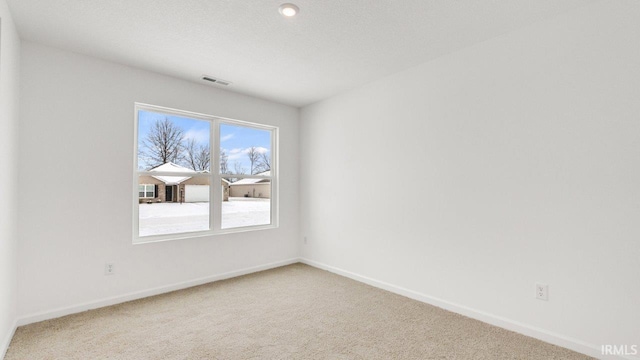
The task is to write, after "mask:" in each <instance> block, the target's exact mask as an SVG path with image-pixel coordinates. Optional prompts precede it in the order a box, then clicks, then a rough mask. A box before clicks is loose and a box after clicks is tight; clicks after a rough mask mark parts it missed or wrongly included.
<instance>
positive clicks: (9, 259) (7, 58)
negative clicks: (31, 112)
mask: <svg viewBox="0 0 640 360" xmlns="http://www.w3.org/2000/svg"><path fill="white" fill-rule="evenodd" d="M19 69H20V39H19V38H18V34H17V32H16V29H15V26H14V24H13V20H12V19H11V14H10V13H9V8H8V7H7V4H6V2H5V1H4V0H0V164H2V165H1V166H2V171H0V358H2V357H3V356H4V352H5V351H6V348H7V346H8V345H9V341H10V340H11V335H12V334H13V330H14V326H15V319H16V294H17V279H18V265H17V251H18V238H17V236H16V235H17V234H16V223H17V219H16V210H17V203H16V192H15V189H16V187H17V178H18V175H17V169H18V166H17V164H18V162H17V156H16V148H17V146H18V145H17V137H18V95H19V91H20V88H19V82H18V79H19V78H18V76H19V72H20V71H19Z"/></svg>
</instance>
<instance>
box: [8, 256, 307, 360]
mask: <svg viewBox="0 0 640 360" xmlns="http://www.w3.org/2000/svg"><path fill="white" fill-rule="evenodd" d="M299 261H300V260H299V259H298V258H292V259H288V260H283V261H277V262H273V263H269V264H264V265H259V266H254V267H250V268H245V269H240V270H235V271H230V272H226V273H223V274H218V275H211V276H207V277H203V278H199V279H194V280H189V281H184V282H180V283H176V284H171V285H166V286H160V287H157V288H153V289H147V290H142V291H136V292H132V293H128V294H123V295H118V296H112V297H108V298H104V299H99V300H94V301H90V302H86V303H82V304H77V305H72V306H67V307H63V308H58V309H54V310H47V311H42V312H38V313H35V314H30V315H26V316H21V317H19V318H18V320H17V326H23V325H28V324H32V323H36V322H40V321H44V320H49V319H55V318H58V317H61V316H65V315H70V314H75V313H79V312H82V311H87V310H91V309H97V308H101V307H105V306H111V305H116V304H120V303H123V302H127V301H132V300H137V299H142V298H145V297H149V296H154V295H160V294H164V293H168V292H171V291H176V290H181V289H186V288H190V287H193V286H198V285H202V284H206V283H210V282H213V281H219V280H224V279H230V278H233V277H237V276H242V275H247V274H251V273H255V272H259V271H264V270H269V269H273V268H277V267H281V266H285V265H290V264H295V263H297V262H299ZM9 341H11V338H9ZM0 359H2V357H0Z"/></svg>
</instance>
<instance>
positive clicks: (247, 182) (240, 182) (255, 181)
mask: <svg viewBox="0 0 640 360" xmlns="http://www.w3.org/2000/svg"><path fill="white" fill-rule="evenodd" d="M256 175H261V176H270V175H271V171H265V172H261V173H259V174H256ZM269 182H271V179H240V180H238V181H236V182H234V183H231V186H233V185H253V184H260V183H269Z"/></svg>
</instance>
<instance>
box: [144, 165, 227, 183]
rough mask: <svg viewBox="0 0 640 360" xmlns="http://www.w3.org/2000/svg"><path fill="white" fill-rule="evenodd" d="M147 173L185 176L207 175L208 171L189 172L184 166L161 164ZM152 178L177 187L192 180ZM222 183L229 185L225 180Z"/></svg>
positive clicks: (186, 178) (188, 177) (174, 177)
mask: <svg viewBox="0 0 640 360" xmlns="http://www.w3.org/2000/svg"><path fill="white" fill-rule="evenodd" d="M149 171H167V172H177V173H184V174H185V175H188V174H202V173H205V174H206V173H209V171H208V170H204V171H195V170H191V169H189V168H186V167H184V166H180V165H178V164H174V163H172V162H168V163H165V164H162V165H160V166H156V167H154V168H153V169H151V170H149ZM153 177H154V178H156V179H158V180H160V181H162V182H163V183H165V184H166V185H178V184H180V183H182V182H183V181H187V180H189V179H191V178H192V177H191V176H153ZM222 181H224V182H226V183H227V184H230V182H229V181H227V180H225V179H222Z"/></svg>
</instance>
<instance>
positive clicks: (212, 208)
mask: <svg viewBox="0 0 640 360" xmlns="http://www.w3.org/2000/svg"><path fill="white" fill-rule="evenodd" d="M134 110H135V116H134V136H133V142H134V144H133V150H134V151H133V186H132V188H133V190H134V196H133V244H144V243H152V242H158V241H168V240H180V239H190V238H197V237H203V236H212V235H222V234H231V233H239V232H247V231H256V230H266V229H274V228H277V227H278V217H279V216H278V215H279V208H278V192H279V191H278V189H279V188H278V133H279V128H278V127H277V126H271V125H264V124H258V123H253V122H248V121H242V120H235V119H229V118H223V117H219V116H214V115H207V114H201V113H195V112H191V111H184V110H177V109H171V108H167V107H162V106H156V105H150V104H143V103H135V106H134ZM140 110H146V111H152V112H156V113H162V114H167V115H175V116H181V117H186V118H190V119H195V120H202V121H209V122H210V123H211V126H210V129H211V134H210V138H211V141H210V147H211V148H212V151H211V159H210V164H211V171H210V172H208V173H207V172H205V173H198V174H194V175H192V177H208V178H209V180H210V184H211V186H209V199H211V201H209V227H210V229H209V230H203V231H193V232H184V233H175V234H163V235H150V236H140V230H139V229H140V213H139V206H140V201H139V200H140V199H141V198H140V197H139V191H138V185H141V184H139V183H138V182H139V177H140V176H145V175H146V176H153V175H155V176H159V175H160V176H184V173H173V172H158V171H153V172H150V171H140V170H138V123H139V119H138V113H139V111H140ZM220 124H225V125H234V126H243V127H249V128H253V129H259V130H266V131H269V132H271V172H270V175H269V176H264V175H240V174H220ZM223 178H236V179H245V178H250V179H269V180H271V199H270V204H271V209H270V210H271V223H270V224H267V225H254V226H243V227H237V228H227V229H222V202H223V201H222V200H223V196H224V194H223V193H222V186H214V185H215V184H221V183H222V179H223ZM145 195H146V193H145Z"/></svg>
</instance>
